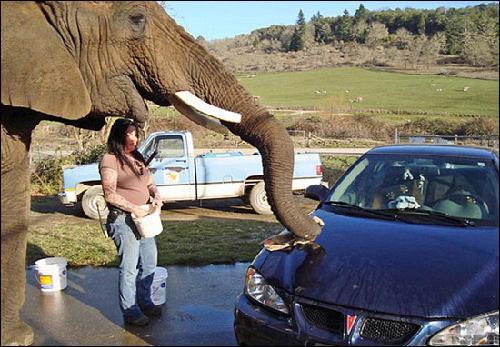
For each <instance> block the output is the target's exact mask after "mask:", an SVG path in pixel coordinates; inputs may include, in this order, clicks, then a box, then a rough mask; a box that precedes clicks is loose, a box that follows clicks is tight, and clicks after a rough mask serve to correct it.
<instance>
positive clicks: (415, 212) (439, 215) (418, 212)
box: [376, 208, 476, 226]
mask: <svg viewBox="0 0 500 347" xmlns="http://www.w3.org/2000/svg"><path fill="white" fill-rule="evenodd" d="M376 211H378V212H382V213H393V214H396V215H406V216H425V217H434V218H436V219H440V220H445V221H448V222H454V223H456V224H459V225H464V226H476V223H474V221H471V220H469V219H467V218H460V217H455V216H450V215H448V214H446V213H443V212H439V211H434V210H426V209H421V208H420V209H398V208H388V209H380V210H376Z"/></svg>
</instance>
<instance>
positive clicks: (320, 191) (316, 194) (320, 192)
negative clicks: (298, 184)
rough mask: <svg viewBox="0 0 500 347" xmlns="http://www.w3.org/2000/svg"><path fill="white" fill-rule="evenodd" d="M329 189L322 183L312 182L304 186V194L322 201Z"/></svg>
mask: <svg viewBox="0 0 500 347" xmlns="http://www.w3.org/2000/svg"><path fill="white" fill-rule="evenodd" d="M328 192H329V189H328V188H327V187H325V186H324V185H322V184H314V185H311V186H309V187H307V188H306V191H305V193H304V196H305V197H306V198H309V199H313V200H317V201H320V202H321V201H323V200H324V199H325V198H326V197H327V195H328Z"/></svg>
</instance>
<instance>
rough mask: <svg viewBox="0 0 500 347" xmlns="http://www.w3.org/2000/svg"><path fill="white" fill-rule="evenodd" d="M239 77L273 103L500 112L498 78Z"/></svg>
mask: <svg viewBox="0 0 500 347" xmlns="http://www.w3.org/2000/svg"><path fill="white" fill-rule="evenodd" d="M238 79H239V80H240V82H241V83H242V84H243V85H244V86H245V87H246V88H247V89H248V90H249V91H250V93H252V94H253V95H255V96H258V97H259V102H260V103H261V104H263V105H266V106H271V107H296V108H300V107H305V108H317V109H325V110H332V108H333V110H334V111H335V109H336V110H338V111H342V110H345V111H349V110H354V111H355V110H381V111H382V113H407V114H429V115H477V116H488V117H498V112H499V108H498V103H499V102H498V81H488V80H479V79H469V78H461V77H452V76H444V75H409V74H401V73H392V72H384V71H373V70H368V69H363V68H356V67H339V68H329V69H318V70H311V71H298V72H280V73H258V74H255V75H248V74H240V75H239V76H238ZM464 88H466V89H467V91H464ZM347 91H348V92H347ZM359 98H362V99H359Z"/></svg>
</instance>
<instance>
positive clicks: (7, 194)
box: [1, 170, 33, 346]
mask: <svg viewBox="0 0 500 347" xmlns="http://www.w3.org/2000/svg"><path fill="white" fill-rule="evenodd" d="M26 176H27V175H26V174H24V175H23V174H20V172H19V171H18V170H14V171H12V172H9V173H6V174H4V175H2V201H3V202H2V208H1V209H2V244H1V245H2V246H1V249H2V257H1V259H2V270H1V271H2V279H1V281H2V284H1V287H2V288H1V290H2V292H1V293H2V299H1V302H2V306H1V314H2V318H1V320H2V345H3V346H5V345H14V346H15V345H30V344H32V343H33V331H32V329H31V328H30V327H29V326H28V325H27V324H26V323H24V322H23V321H22V320H21V319H20V316H19V311H20V309H21V307H22V305H23V303H24V290H25V282H26V265H25V262H26V244H27V217H28V216H27V211H28V210H29V185H28V182H27V179H26ZM7 200H8V202H6V201H7Z"/></svg>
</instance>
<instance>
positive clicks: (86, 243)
mask: <svg viewBox="0 0 500 347" xmlns="http://www.w3.org/2000/svg"><path fill="white" fill-rule="evenodd" d="M163 228H164V231H163V232H162V233H161V234H160V235H159V236H157V237H156V245H157V248H158V265H160V266H164V265H172V264H177V265H186V264H189V265H205V264H220V263H234V262H236V261H251V260H252V259H253V258H254V257H255V255H256V254H257V252H258V251H259V250H260V249H261V246H260V245H259V244H260V242H261V241H263V240H264V239H266V238H267V237H269V236H271V235H276V234H278V233H279V232H280V231H281V230H282V227H281V225H280V224H278V223H268V222H257V221H252V220H224V219H213V218H212V219H200V220H197V221H163ZM52 256H58V257H65V258H66V259H67V260H68V264H69V265H70V266H72V267H78V266H117V265H118V260H117V256H116V248H115V244H114V242H113V240H111V239H109V238H105V237H104V236H103V235H102V231H101V230H100V228H99V224H98V222H96V221H92V220H89V219H84V220H82V221H79V222H70V223H62V224H60V225H57V226H54V227H52V228H47V227H46V226H32V227H30V228H29V234H28V248H27V254H26V263H27V264H28V265H31V264H34V262H35V261H36V260H38V259H42V258H46V257H52Z"/></svg>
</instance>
